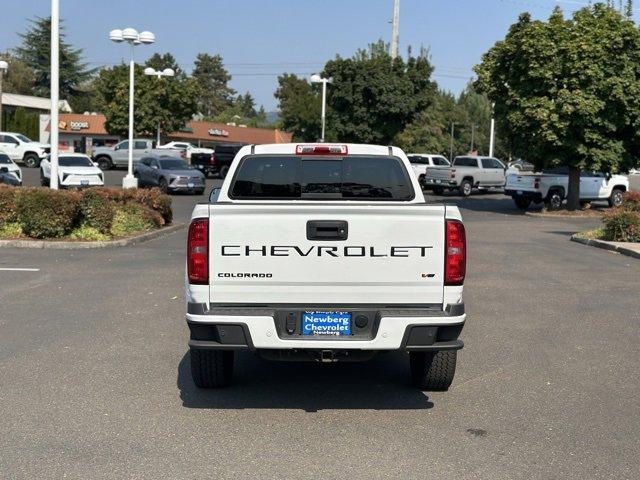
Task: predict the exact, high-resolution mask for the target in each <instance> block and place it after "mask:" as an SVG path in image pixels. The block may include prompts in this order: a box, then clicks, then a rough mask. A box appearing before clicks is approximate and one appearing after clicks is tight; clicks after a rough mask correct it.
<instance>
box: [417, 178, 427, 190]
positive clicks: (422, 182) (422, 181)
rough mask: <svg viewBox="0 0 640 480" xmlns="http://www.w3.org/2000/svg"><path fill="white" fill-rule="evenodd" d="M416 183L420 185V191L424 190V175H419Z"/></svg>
mask: <svg viewBox="0 0 640 480" xmlns="http://www.w3.org/2000/svg"><path fill="white" fill-rule="evenodd" d="M418 183H419V184H420V187H422V189H423V190H424V188H425V183H424V175H420V176H419V177H418Z"/></svg>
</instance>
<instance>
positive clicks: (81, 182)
mask: <svg viewBox="0 0 640 480" xmlns="http://www.w3.org/2000/svg"><path fill="white" fill-rule="evenodd" d="M80 185H82V186H85V185H89V180H80Z"/></svg>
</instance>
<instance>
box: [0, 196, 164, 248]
mask: <svg viewBox="0 0 640 480" xmlns="http://www.w3.org/2000/svg"><path fill="white" fill-rule="evenodd" d="M172 220H173V212H172V210H171V198H170V197H169V196H168V195H165V194H163V193H161V192H160V190H158V189H151V190H138V189H131V190H120V189H116V188H94V189H87V190H83V191H79V190H51V189H48V188H15V187H8V186H5V185H0V228H5V229H7V228H9V226H10V227H11V229H9V230H10V231H14V230H15V229H16V228H18V227H19V229H20V230H21V231H22V234H24V235H26V236H28V237H31V238H60V237H65V236H69V235H70V236H71V237H72V238H87V239H98V238H109V237H113V236H116V237H117V236H125V235H128V234H131V233H134V232H136V231H142V230H149V229H152V228H158V227H161V226H163V225H165V224H168V223H171V221H172Z"/></svg>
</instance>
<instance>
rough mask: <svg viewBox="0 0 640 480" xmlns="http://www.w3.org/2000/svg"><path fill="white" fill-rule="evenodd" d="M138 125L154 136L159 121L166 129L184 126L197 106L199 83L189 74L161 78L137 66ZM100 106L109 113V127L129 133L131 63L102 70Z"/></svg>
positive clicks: (98, 87)
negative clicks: (145, 72)
mask: <svg viewBox="0 0 640 480" xmlns="http://www.w3.org/2000/svg"><path fill="white" fill-rule="evenodd" d="M135 86H136V89H135V115H134V120H135V128H136V133H137V134H142V135H148V136H152V135H154V134H155V132H156V129H157V127H158V124H160V126H161V129H162V131H164V132H165V133H168V132H174V131H176V130H179V129H180V128H183V127H184V125H185V123H186V122H187V121H188V120H190V119H191V117H192V115H193V113H194V112H196V110H197V102H198V93H199V90H198V86H197V84H196V82H195V81H194V80H193V79H190V78H185V77H174V78H161V79H158V78H156V77H150V76H147V75H145V74H144V69H143V67H141V66H136V68H135ZM96 93H97V95H98V98H99V107H100V108H99V109H100V110H101V111H102V112H103V113H104V114H105V116H106V117H107V122H106V128H107V131H109V132H110V133H113V134H118V135H125V134H126V133H127V132H128V128H129V66H128V65H118V66H116V67H113V68H110V69H104V70H102V71H101V72H100V75H99V76H98V79H97V80H96Z"/></svg>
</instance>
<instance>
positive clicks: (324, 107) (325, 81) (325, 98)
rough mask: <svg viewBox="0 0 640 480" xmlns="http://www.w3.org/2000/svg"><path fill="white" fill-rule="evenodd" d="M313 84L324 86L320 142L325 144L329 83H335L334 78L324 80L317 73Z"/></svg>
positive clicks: (312, 80) (312, 79)
mask: <svg viewBox="0 0 640 480" xmlns="http://www.w3.org/2000/svg"><path fill="white" fill-rule="evenodd" d="M311 83H321V84H322V116H321V117H320V118H321V120H322V137H321V138H320V141H321V142H323V143H324V126H325V123H326V110H327V83H333V78H322V77H321V76H320V75H318V74H317V73H314V74H313V75H311Z"/></svg>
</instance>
